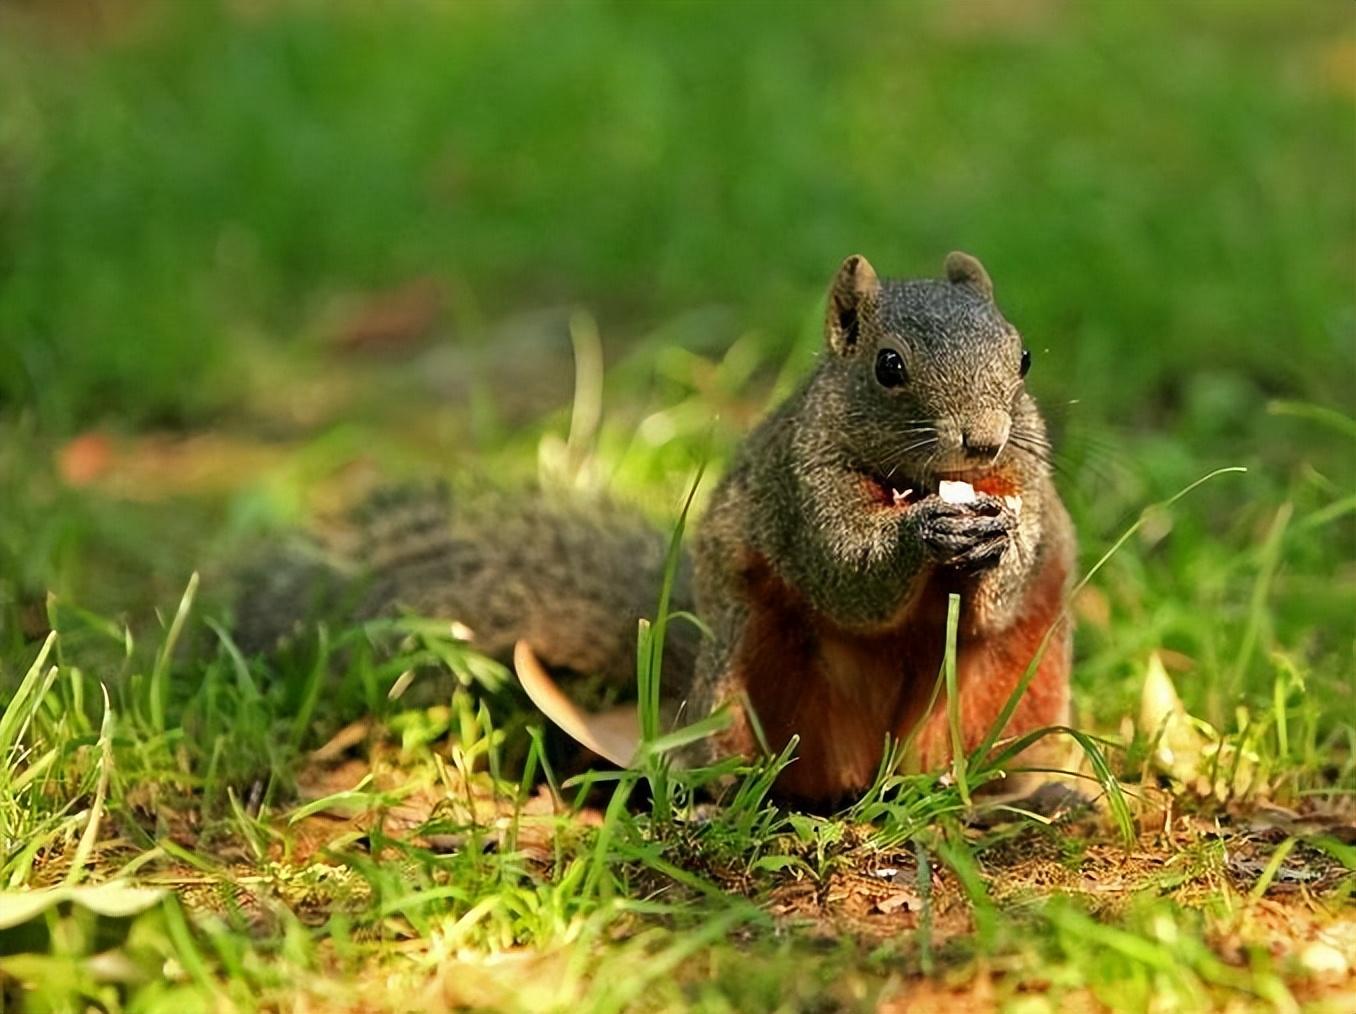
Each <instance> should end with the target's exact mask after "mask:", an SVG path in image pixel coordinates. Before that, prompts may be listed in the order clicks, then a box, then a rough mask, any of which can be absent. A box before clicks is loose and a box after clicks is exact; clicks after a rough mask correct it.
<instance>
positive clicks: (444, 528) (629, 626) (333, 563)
mask: <svg viewBox="0 0 1356 1014" xmlns="http://www.w3.org/2000/svg"><path fill="white" fill-rule="evenodd" d="M345 541H346V542H347V543H348V545H347V547H346V548H345V549H343V550H342V551H339V550H326V549H323V548H320V547H315V546H313V547H303V546H296V547H290V548H289V549H288V550H287V551H286V552H285V553H284V554H282V555H281V556H279V557H276V558H275V559H274V560H273V561H270V563H269V564H268V565H267V566H254V567H251V568H250V571H251V573H255V574H257V576H256V577H254V578H253V579H252V580H251V579H246V580H244V581H242V592H241V595H240V597H239V599H238V604H237V609H236V625H235V627H236V639H237V641H238V643H240V644H241V646H242V647H243V648H246V649H247V650H263V649H267V648H269V647H271V646H273V645H274V644H276V643H277V641H278V640H279V639H280V638H282V637H284V636H286V635H287V634H289V633H290V632H291V631H293V630H294V629H295V628H296V626H297V625H298V624H305V623H307V622H310V621H312V620H313V619H314V618H317V617H319V616H331V617H335V616H338V617H343V616H345V615H346V616H347V617H349V618H351V619H355V620H360V619H368V618H372V617H375V616H381V615H391V614H396V613H398V612H401V611H408V612H412V613H416V614H418V615H421V616H431V617H437V618H441V619H446V620H449V621H451V620H456V621H458V622H460V623H462V624H464V625H465V626H466V627H468V628H469V629H470V631H471V633H472V640H473V643H474V644H475V646H476V647H477V648H478V649H479V650H480V651H483V652H484V653H485V654H487V655H492V656H495V657H498V658H503V659H507V658H508V657H509V656H510V655H511V653H512V650H513V645H514V644H515V643H516V642H517V641H519V640H525V641H527V642H528V643H529V644H530V645H531V646H532V648H533V649H534V650H535V651H536V653H537V655H538V657H539V658H541V659H542V661H543V662H545V663H546V664H547V665H549V666H552V667H560V668H567V669H572V670H575V671H578V672H582V673H597V674H600V675H602V676H604V677H606V678H608V679H609V680H610V681H615V682H617V683H619V684H623V685H624V684H627V683H629V682H630V681H632V680H633V679H634V675H635V657H636V625H637V621H638V620H639V619H640V618H641V617H643V616H649V617H653V616H654V613H655V609H656V606H657V604H658V600H659V593H660V588H661V585H662V582H663V574H664V559H665V554H666V551H667V546H668V538H667V536H666V535H665V533H663V532H661V531H659V530H658V529H656V528H654V527H652V526H651V525H649V524H648V523H647V522H645V521H644V520H643V519H642V518H640V517H639V516H638V515H637V514H636V513H635V512H634V511H626V510H623V509H622V508H620V507H618V506H617V505H614V504H611V503H609V502H606V501H593V500H580V499H574V498H570V497H568V496H567V497H563V498H557V497H555V496H554V495H550V496H548V495H547V494H545V493H543V492H542V491H540V490H531V491H527V492H523V493H519V494H515V495H512V496H510V495H508V494H503V493H495V494H479V495H476V496H474V497H469V498H467V499H465V500H461V499H458V500H457V501H456V502H455V503H454V502H453V499H452V498H451V497H450V496H449V495H448V494H447V493H446V491H443V490H431V489H420V490H409V489H397V490H390V491H384V492H381V493H379V494H377V495H376V496H374V497H373V498H371V499H370V500H369V501H368V502H367V503H366V504H365V505H364V506H363V507H361V508H360V509H359V510H358V511H357V512H356V513H355V515H354V531H353V532H352V533H351V537H349V538H348V539H346V540H345ZM687 569H688V568H687V565H686V563H684V564H683V565H682V566H681V567H680V568H679V573H678V574H677V575H676V576H675V583H674V588H673V593H672V599H671V604H670V608H671V609H672V610H690V609H691V598H690V591H689V578H688V574H687ZM696 641H697V632H696V630H695V629H694V628H693V627H692V625H691V624H687V623H675V624H672V625H671V626H670V627H669V636H668V639H667V643H666V650H665V664H666V671H668V672H673V673H674V674H675V676H676V675H677V674H678V673H684V674H686V673H690V672H691V669H692V664H693V659H694V657H695V653H696ZM670 667H671V668H670Z"/></svg>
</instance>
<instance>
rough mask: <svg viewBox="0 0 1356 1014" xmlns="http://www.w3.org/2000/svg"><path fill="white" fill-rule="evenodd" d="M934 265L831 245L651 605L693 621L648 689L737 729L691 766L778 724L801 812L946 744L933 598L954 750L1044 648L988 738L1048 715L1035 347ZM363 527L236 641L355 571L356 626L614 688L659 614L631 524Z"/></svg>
mask: <svg viewBox="0 0 1356 1014" xmlns="http://www.w3.org/2000/svg"><path fill="white" fill-rule="evenodd" d="M944 274H945V277H944V278H942V279H922V280H892V279H880V278H878V277H877V275H876V272H875V270H874V269H873V268H872V266H871V265H870V263H869V262H868V261H867V260H866V258H864V257H862V256H857V255H854V256H851V257H849V258H847V259H846V260H845V261H844V262H843V264H842V266H841V267H840V268H839V270H838V272H837V274H836V275H835V276H834V279H833V281H832V284H831V285H830V287H829V291H828V297H827V313H826V318H825V325H824V332H825V349H824V352H823V354H822V355H821V357H820V359H819V361H818V363H817V365H816V366H815V368H814V369H813V370H812V371H811V372H810V374H809V376H808V377H807V378H806V379H805V380H804V382H803V383H802V384H801V385H800V387H799V388H798V389H797V390H796V391H795V393H793V394H792V395H791V396H790V397H788V398H787V399H786V400H785V401H784V402H783V403H782V404H781V405H780V406H779V407H778V408H776V409H775V410H774V411H773V412H772V413H771V414H770V415H769V416H768V417H767V418H766V419H764V420H763V422H762V423H761V424H759V425H758V426H757V427H756V428H755V429H754V430H753V431H752V432H751V433H750V434H749V435H748V436H747V437H746V438H745V439H744V441H743V442H742V444H741V445H740V447H739V448H738V450H737V451H736V454H735V456H734V459H733V461H732V463H731V466H730V467H729V469H728V471H727V472H726V474H725V475H724V477H723V478H722V479H721V480H720V482H719V483H718V485H717V486H716V488H715V490H714V491H713V493H712V495H711V498H710V501H709V503H708V505H707V508H706V511H705V513H704V516H703V517H701V518H700V519H699V520H698V522H697V527H696V533H695V537H694V539H693V540H692V549H691V553H690V556H689V557H687V558H685V559H684V560H683V561H682V564H681V565H680V567H679V572H678V574H677V577H676V580H675V583H674V588H673V593H672V597H671V600H670V604H671V607H672V608H673V609H674V610H675V611H676V610H691V611H694V612H695V614H696V615H697V616H698V617H699V618H700V619H701V621H702V624H703V625H704V626H705V627H706V628H707V631H708V634H709V636H704V637H698V635H697V628H696V627H695V626H694V625H690V624H686V623H674V624H671V625H669V627H668V638H667V640H666V644H665V661H664V673H665V683H666V687H665V694H666V697H668V698H669V699H670V701H671V703H672V704H673V705H674V707H675V710H677V711H681V713H682V715H683V716H684V718H685V720H686V721H695V720H697V719H700V718H702V717H704V716H705V715H707V714H709V713H711V712H713V711H714V710H716V709H718V708H722V707H723V708H728V709H729V711H730V714H731V719H732V720H731V722H730V723H729V724H728V725H727V726H726V727H725V729H724V731H722V732H719V733H717V734H715V735H713V736H710V737H708V738H707V739H706V740H703V741H702V742H701V743H700V744H698V745H697V747H696V748H695V749H696V753H695V754H693V755H691V756H689V758H688V759H689V760H692V761H705V760H713V759H715V758H718V757H722V756H732V755H733V756H742V757H749V758H751V757H753V756H755V755H757V754H759V753H760V751H761V748H762V745H765V746H766V747H768V748H769V749H771V750H773V751H778V750H780V749H781V748H782V747H784V746H785V744H786V743H788V742H789V740H790V739H791V737H792V736H797V737H799V745H798V748H797V751H796V759H795V761H794V762H793V763H791V764H790V765H788V766H787V767H786V768H785V769H784V770H783V771H782V773H781V775H780V776H779V779H778V782H777V785H776V791H777V792H778V794H779V795H781V796H782V797H783V798H788V799H792V800H797V801H803V802H806V803H811V804H814V803H826V802H827V803H831V802H835V801H838V800H841V799H844V798H847V797H850V796H851V795H853V794H856V793H860V792H861V791H863V790H864V789H866V788H867V787H869V785H870V784H871V783H872V781H873V779H874V777H875V775H876V772H877V770H878V767H879V764H880V762H881V759H882V753H883V749H884V745H885V743H886V741H887V736H892V737H895V738H896V739H897V740H905V739H906V738H907V739H908V741H909V742H911V743H912V756H911V757H910V758H909V759H908V760H909V763H911V764H912V765H914V766H915V767H917V768H921V769H924V770H936V769H938V768H940V767H942V766H943V765H945V764H946V763H948V761H949V760H950V757H951V749H952V736H951V729H950V727H949V724H948V713H947V707H946V701H945V693H940V694H935V693H934V688H935V687H936V684H937V680H938V674H939V672H940V668H941V663H942V658H943V653H944V644H945V629H946V620H947V608H948V597H949V595H950V594H952V593H957V594H959V596H960V603H961V607H960V616H959V627H958V634H957V649H956V667H957V687H958V693H959V697H960V701H959V714H960V726H961V729H960V732H961V738H962V741H963V746H964V748H965V749H966V750H971V749H973V748H974V747H976V746H977V745H978V744H979V743H980V742H981V741H982V740H983V739H984V737H985V735H986V733H987V732H988V730H989V728H990V726H991V725H992V723H993V722H994V721H995V720H996V718H997V717H998V715H999V714H1000V712H1001V711H1002V709H1003V707H1004V705H1005V704H1006V702H1007V700H1008V698H1009V696H1010V695H1011V693H1012V692H1013V690H1014V688H1015V687H1016V686H1017V684H1018V682H1019V680H1020V679H1021V678H1022V676H1023V673H1024V672H1025V671H1026V669H1027V668H1028V666H1029V664H1030V663H1031V662H1032V661H1033V660H1034V659H1035V658H1036V656H1037V655H1038V654H1039V655H1040V659H1039V662H1038V664H1037V666H1036V671H1035V674H1034V676H1033V678H1032V679H1031V681H1030V683H1029V685H1028V686H1027V688H1026V690H1025V693H1024V694H1023V696H1022V698H1021V700H1020V701H1019V702H1018V704H1017V707H1016V709H1015V711H1014V712H1013V714H1012V717H1011V719H1010V721H1009V722H1008V725H1007V727H1006V729H1005V730H1004V731H1005V733H1006V734H1007V735H1020V734H1022V733H1025V732H1029V731H1032V730H1034V729H1037V728H1041V727H1044V726H1050V725H1062V724H1065V723H1066V722H1067V716H1068V709H1069V694H1068V684H1069V670H1070V664H1071V641H1072V629H1071V624H1070V621H1069V618H1068V616H1067V613H1066V611H1065V609H1064V604H1065V598H1066V595H1067V592H1068V588H1069V584H1070V577H1071V574H1072V570H1073V566H1074V558H1075V553H1076V544H1075V536H1074V530H1073V525H1072V523H1071V521H1070V519H1069V515H1068V513H1067V511H1066V510H1065V508H1064V505H1063V503H1062V502H1061V500H1060V498H1059V495H1058V493H1057V492H1056V490H1055V486H1054V483H1053V479H1052V476H1051V471H1050V468H1049V454H1050V443H1049V440H1048V437H1047V435H1046V430H1045V424H1044V421H1043V419H1042V417H1041V414H1040V411H1039V409H1038V408H1037V406H1036V403H1035V401H1034V400H1033V399H1032V397H1031V395H1030V394H1029V393H1028V392H1027V391H1026V387H1025V382H1024V378H1025V376H1026V374H1027V371H1028V369H1029V368H1030V365H1031V356H1030V353H1029V351H1028V350H1027V349H1026V347H1025V346H1024V343H1023V340H1022V338H1021V335H1020V334H1019V333H1018V331H1017V329H1016V328H1014V327H1013V326H1012V325H1011V324H1010V323H1008V321H1007V320H1006V319H1005V318H1004V317H1003V315H1002V314H1001V312H1000V311H999V309H998V307H997V305H996V303H995V301H994V295H993V285H992V283H991V281H990V279H989V276H988V273H987V272H986V271H985V269H984V267H983V265H982V264H980V262H979V261H978V260H977V259H975V258H974V257H972V256H970V255H968V254H964V253H960V252H953V253H951V254H950V255H948V257H947V258H946V261H945V266H944ZM359 527H360V530H361V531H362V533H363V534H362V537H361V539H360V541H359V543H358V546H357V549H356V551H355V552H352V553H351V557H352V559H350V561H349V562H348V563H347V564H344V565H334V564H330V563H325V564H316V565H315V566H313V567H312V568H310V569H307V568H304V567H301V568H298V567H293V568H286V567H282V568H273V569H271V570H270V571H269V573H270V574H272V575H274V576H273V577H272V578H271V579H270V580H271V581H272V584H273V586H272V587H267V586H256V587H255V588H254V589H253V590H252V593H251V594H250V595H249V596H247V598H246V599H244V600H243V601H242V605H241V612H240V615H239V617H238V622H237V627H238V633H237V638H238V640H240V641H241V642H242V643H243V644H247V645H253V646H256V647H257V646H259V645H261V644H266V643H267V642H269V641H271V640H274V639H276V638H277V637H278V636H279V635H280V634H282V633H284V632H285V630H284V629H283V627H284V626H285V622H286V621H288V620H289V618H295V616H296V612H297V610H296V608H295V601H296V599H297V598H298V595H299V592H300V591H301V590H303V589H309V594H310V595H312V597H317V596H318V597H319V598H320V599H324V600H325V601H327V602H329V603H330V604H331V605H332V604H333V601H334V596H333V595H332V594H329V593H326V594H321V593H319V592H318V591H316V589H320V588H325V587H331V586H333V584H334V578H335V577H336V575H338V579H339V580H343V581H347V582H349V583H350V584H351V583H352V580H353V574H354V572H355V571H356V572H357V573H358V574H359V575H361V576H362V584H363V588H364V592H363V594H362V597H361V599H360V601H359V602H358V604H357V606H356V613H357V615H358V616H373V615H378V614H380V613H382V612H387V611H390V610H391V609H392V608H395V607H397V606H399V607H401V608H405V609H410V610H413V611H415V612H418V613H421V614H424V615H433V616H439V617H446V618H448V619H453V620H457V621H460V622H461V623H463V624H465V626H466V627H467V628H469V631H470V632H471V638H472V641H473V643H474V645H475V646H476V647H477V648H478V649H480V650H482V651H484V652H485V653H487V654H491V655H496V656H500V657H504V656H507V655H508V654H509V653H510V651H511V650H512V649H513V647H514V645H515V644H518V643H521V645H524V646H526V647H527V648H529V649H530V652H529V657H531V656H535V657H538V658H540V659H541V660H542V661H544V662H545V663H546V664H547V665H548V666H551V667H553V668H563V669H569V670H574V671H579V672H586V673H600V674H602V675H604V676H606V677H608V678H609V679H611V680H613V681H615V682H618V683H625V682H627V681H631V680H633V678H634V677H633V673H634V661H635V636H636V621H637V619H638V618H639V617H641V616H645V615H649V614H650V613H651V612H652V611H653V608H654V604H655V601H656V600H657V598H658V590H659V587H660V582H661V580H662V576H663V569H664V560H665V552H666V536H665V535H664V533H662V532H660V531H658V530H657V529H654V528H652V527H651V526H649V525H648V524H647V523H646V522H644V521H643V520H642V519H640V518H639V517H638V516H637V515H636V514H635V513H633V512H628V511H626V510H625V509H624V508H621V507H618V506H616V505H610V504H605V505H598V504H591V503H574V502H572V501H569V500H568V499H565V500H558V499H556V498H552V497H548V496H529V497H517V498H514V499H513V500H512V501H509V502H506V501H505V500H504V499H503V498H502V497H498V498H497V497H488V498H487V499H486V500H485V501H484V502H483V503H478V502H477V501H476V498H474V497H473V498H471V500H470V502H467V503H460V502H458V503H453V502H452V501H451V500H449V499H448V498H446V497H433V498H429V497H426V496H409V497H407V496H404V495H403V494H386V495H383V496H380V497H378V498H377V499H376V500H374V501H373V502H371V503H370V504H369V505H368V506H367V507H366V509H365V510H364V511H363V513H362V517H361V519H360V525H359ZM354 560H356V563H355V562H354ZM317 567H319V568H320V569H322V570H325V571H327V573H328V575H329V579H322V575H321V574H320V572H319V571H318V570H317V569H316V568H317ZM279 575H281V576H279ZM289 601H291V602H292V603H293V605H291V606H289V605H288V604H287V603H288V602H289ZM280 623H282V624H283V625H282V626H280ZM1042 645H1044V651H1043V653H1042V652H1041V648H1042ZM520 661H521V659H520ZM519 670H520V674H522V670H523V666H522V665H521V664H520V666H519ZM524 682H525V684H526V682H527V680H526V676H525V675H524ZM530 690H531V688H530V686H529V691H530ZM534 699H536V695H534ZM930 702H931V704H930ZM760 741H761V743H760Z"/></svg>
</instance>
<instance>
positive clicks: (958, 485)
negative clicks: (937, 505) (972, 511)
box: [937, 479, 975, 503]
mask: <svg viewBox="0 0 1356 1014" xmlns="http://www.w3.org/2000/svg"><path fill="white" fill-rule="evenodd" d="M937 495H938V496H939V497H941V498H942V500H943V501H945V502H946V503H974V502H975V487H974V486H971V485H970V484H969V483H968V482H958V481H953V480H951V479H943V480H942V481H941V482H939V483H937Z"/></svg>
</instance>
